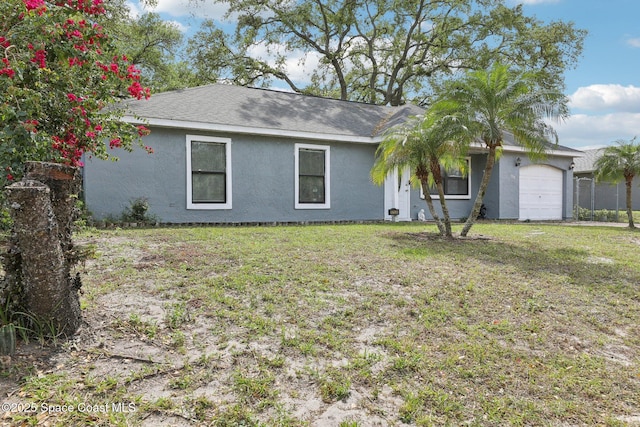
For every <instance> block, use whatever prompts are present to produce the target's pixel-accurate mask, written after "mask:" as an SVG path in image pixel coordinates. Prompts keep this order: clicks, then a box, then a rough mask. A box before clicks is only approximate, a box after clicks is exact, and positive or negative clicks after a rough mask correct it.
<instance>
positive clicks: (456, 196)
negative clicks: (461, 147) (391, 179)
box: [420, 157, 471, 200]
mask: <svg viewBox="0 0 640 427" xmlns="http://www.w3.org/2000/svg"><path fill="white" fill-rule="evenodd" d="M465 160H466V161H467V165H468V170H467V189H468V192H467V194H445V195H444V198H445V200H470V199H471V157H466V158H465ZM431 197H432V198H434V199H435V200H437V199H438V193H437V190H436V193H431ZM420 198H421V199H424V192H423V191H422V186H420Z"/></svg>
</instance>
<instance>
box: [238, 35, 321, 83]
mask: <svg viewBox="0 0 640 427" xmlns="http://www.w3.org/2000/svg"><path fill="white" fill-rule="evenodd" d="M248 53H249V55H250V56H252V57H254V58H257V59H261V60H263V61H267V62H268V63H269V65H271V66H275V65H276V60H275V57H276V56H277V54H278V53H285V50H284V46H283V45H278V44H269V45H266V44H264V43H261V44H259V45H256V46H253V47H252V48H251V49H249V52H248ZM286 58H287V59H286V60H285V63H284V68H285V72H286V73H287V75H288V76H289V77H290V78H291V80H293V81H294V82H296V83H298V84H308V83H309V82H310V77H311V74H312V73H313V70H315V69H316V68H318V65H319V63H320V55H319V54H317V53H315V52H311V53H307V54H305V53H304V52H303V51H301V50H296V51H294V52H286Z"/></svg>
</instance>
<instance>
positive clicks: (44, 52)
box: [0, 0, 151, 185]
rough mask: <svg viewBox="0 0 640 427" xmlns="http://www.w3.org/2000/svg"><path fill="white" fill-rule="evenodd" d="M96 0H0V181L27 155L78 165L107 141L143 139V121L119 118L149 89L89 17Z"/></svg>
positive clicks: (120, 143) (120, 144) (108, 146)
mask: <svg viewBox="0 0 640 427" xmlns="http://www.w3.org/2000/svg"><path fill="white" fill-rule="evenodd" d="M105 13H106V10H105V7H104V4H103V0H52V1H45V0H2V1H0V16H2V20H1V21H0V61H1V62H0V91H1V93H2V96H1V97H0V165H1V167H2V168H3V169H4V170H3V171H2V172H3V173H0V184H1V185H4V184H7V183H9V182H11V181H13V180H15V179H18V178H19V177H20V176H21V174H22V165H23V163H24V162H25V161H27V160H36V161H53V162H60V163H66V164H70V165H74V166H82V156H83V154H86V155H87V156H95V157H99V158H109V157H111V156H112V152H111V150H112V149H114V148H124V149H127V150H131V149H132V148H133V147H134V146H135V145H136V144H138V145H140V146H141V147H144V148H145V149H146V150H147V151H151V148H150V147H146V146H144V144H143V142H142V138H141V137H142V136H144V135H146V134H147V133H148V130H147V129H146V128H145V127H143V126H134V125H131V124H128V123H124V122H122V121H121V120H120V119H121V117H122V116H123V114H124V110H123V109H122V108H121V107H119V106H121V105H122V104H121V103H122V102H123V101H124V100H126V99H131V98H134V99H144V98H148V97H149V89H148V88H145V87H143V86H142V85H141V84H140V71H139V70H138V69H137V68H136V67H135V66H133V65H132V64H131V63H130V62H129V60H128V59H127V57H126V56H124V55H121V54H118V53H117V52H115V51H114V49H113V48H112V45H111V43H110V40H109V37H108V36H107V34H105V32H104V31H103V28H102V27H101V26H100V25H99V24H98V23H97V22H98V21H99V19H98V18H99V17H100V15H104V14H105Z"/></svg>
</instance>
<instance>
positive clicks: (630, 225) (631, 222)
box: [625, 176, 636, 228]
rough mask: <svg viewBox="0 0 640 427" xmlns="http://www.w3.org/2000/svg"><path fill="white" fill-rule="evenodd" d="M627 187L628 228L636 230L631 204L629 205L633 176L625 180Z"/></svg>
mask: <svg viewBox="0 0 640 427" xmlns="http://www.w3.org/2000/svg"><path fill="white" fill-rule="evenodd" d="M625 181H626V182H625V184H626V186H627V218H629V228H636V226H635V224H634V223H633V204H632V203H631V194H632V185H633V176H632V177H627V178H626V179H625Z"/></svg>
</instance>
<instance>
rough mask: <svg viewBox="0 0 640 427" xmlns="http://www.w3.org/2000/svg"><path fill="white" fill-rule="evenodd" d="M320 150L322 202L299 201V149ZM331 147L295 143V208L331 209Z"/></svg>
mask: <svg viewBox="0 0 640 427" xmlns="http://www.w3.org/2000/svg"><path fill="white" fill-rule="evenodd" d="M304 149H306V150H318V151H320V150H322V151H324V167H325V172H324V203H301V202H300V164H299V158H300V150H304ZM330 149H331V147H330V146H328V145H315V144H295V153H294V157H295V162H294V163H295V167H294V179H293V180H294V190H293V191H294V194H295V196H294V197H295V209H331V162H330V159H331V154H330Z"/></svg>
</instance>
